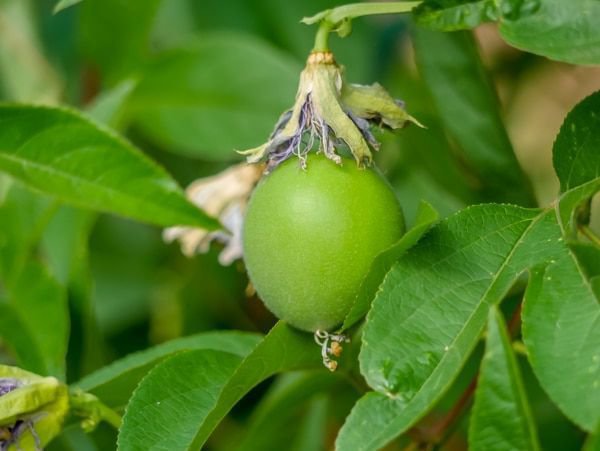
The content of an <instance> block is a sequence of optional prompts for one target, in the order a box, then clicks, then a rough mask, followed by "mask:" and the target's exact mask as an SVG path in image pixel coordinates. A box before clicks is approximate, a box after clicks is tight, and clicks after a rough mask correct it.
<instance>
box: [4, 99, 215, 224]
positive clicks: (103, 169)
mask: <svg viewBox="0 0 600 451" xmlns="http://www.w3.org/2000/svg"><path fill="white" fill-rule="evenodd" d="M0 123H2V124H4V126H3V127H2V129H0V169H2V170H4V171H6V172H8V173H9V174H11V175H13V176H14V177H16V178H19V179H21V180H23V181H24V182H25V183H26V184H28V185H30V186H32V187H33V188H36V189H38V190H42V191H44V192H46V193H48V194H51V195H55V196H57V197H58V198H59V199H60V200H63V201H66V202H69V203H73V204H75V205H78V206H83V207H87V208H94V209H97V210H100V211H108V212H114V213H117V214H121V215H124V216H128V217H132V218H135V219H138V220H142V221H147V222H151V223H154V224H159V225H173V224H189V225H196V226H200V227H210V228H213V227H214V226H215V224H216V223H215V221H214V220H212V219H210V218H208V217H207V216H206V215H205V214H204V213H203V212H202V211H200V210H198V209H197V208H195V207H193V206H192V205H191V204H190V203H189V202H187V201H186V200H185V199H184V197H183V194H182V193H181V190H180V188H179V187H178V186H177V184H176V183H175V181H174V180H172V179H171V178H170V177H169V176H168V174H167V173H166V172H165V171H164V170H163V169H162V168H160V167H159V166H158V165H156V164H155V163H153V162H152V161H150V160H149V159H148V158H146V157H145V156H144V155H143V154H142V153H141V152H139V151H138V150H137V149H135V148H134V147H133V146H132V145H131V144H129V143H128V142H127V141H125V140H124V139H122V138H120V137H118V136H116V135H114V134H113V133H111V132H110V131H109V130H107V129H104V128H102V127H100V126H98V125H96V124H94V123H92V122H90V121H89V120H87V119H85V118H84V117H83V116H80V115H79V114H77V113H75V112H72V111H68V110H64V109H55V108H41V107H33V106H16V105H15V106H3V107H0Z"/></svg>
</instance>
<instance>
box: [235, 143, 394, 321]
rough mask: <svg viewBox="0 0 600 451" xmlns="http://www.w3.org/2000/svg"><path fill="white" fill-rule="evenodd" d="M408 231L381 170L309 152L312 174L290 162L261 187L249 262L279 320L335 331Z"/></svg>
mask: <svg viewBox="0 0 600 451" xmlns="http://www.w3.org/2000/svg"><path fill="white" fill-rule="evenodd" d="M403 233H404V219H403V216H402V211H401V209H400V205H399V204H398V200H397V199H396V197H395V195H394V192H393V191H392V189H391V187H390V185H389V184H388V183H387V181H386V180H385V179H384V178H383V177H382V176H381V175H380V173H379V172H377V171H376V170H374V169H359V168H357V167H356V164H355V163H354V161H352V160H346V159H345V160H344V162H343V166H339V165H337V164H335V163H334V162H332V161H330V160H328V159H327V158H325V157H324V156H322V155H315V154H309V156H308V161H307V168H306V170H303V169H301V168H300V167H299V165H298V161H297V160H295V159H290V160H288V161H286V162H284V163H283V164H281V165H280V166H279V167H278V168H277V169H275V170H274V171H273V173H271V174H269V175H268V176H266V177H265V178H264V179H263V180H262V181H261V182H260V183H259V184H258V186H257V187H256V189H255V190H254V192H253V194H252V197H251V199H250V203H249V205H248V209H247V212H246V218H245V222H244V231H243V243H244V260H245V262H246V267H247V269H248V274H249V276H250V280H251V281H252V283H253V284H254V287H255V288H256V291H257V293H258V294H259V296H260V297H261V298H262V300H263V302H264V303H265V304H266V306H267V307H268V308H269V309H270V310H271V311H272V312H273V313H274V314H275V315H277V316H278V317H279V318H281V319H283V320H285V321H287V322H288V323H289V324H291V325H292V326H295V327H297V328H299V329H303V330H306V331H312V332H314V331H316V330H319V329H320V330H331V329H332V328H333V327H335V326H337V325H339V324H340V323H341V322H342V321H343V319H344V317H345V315H346V314H347V313H348V311H349V310H350V307H351V306H352V303H353V302H354V299H355V296H356V292H357V290H358V288H359V286H360V284H361V282H362V280H363V278H364V276H365V275H366V274H367V272H368V271H369V268H370V267H371V263H372V262H373V259H374V258H375V256H376V255H377V254H379V253H380V252H381V251H383V250H384V249H386V248H388V247H389V246H391V245H392V244H394V243H395V242H396V241H397V240H398V239H399V238H400V237H401V236H402V234H403Z"/></svg>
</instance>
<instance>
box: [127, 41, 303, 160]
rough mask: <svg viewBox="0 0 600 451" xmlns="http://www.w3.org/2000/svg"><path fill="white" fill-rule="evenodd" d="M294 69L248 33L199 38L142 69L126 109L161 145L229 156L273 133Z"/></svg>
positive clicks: (289, 92)
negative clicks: (241, 73) (266, 87)
mask: <svg viewBox="0 0 600 451" xmlns="http://www.w3.org/2000/svg"><path fill="white" fill-rule="evenodd" d="M240 71H242V72H243V74H244V76H243V77H240ZM299 71H300V66H299V65H298V64H297V62H296V61H295V60H293V59H291V58H289V57H287V56H285V55H283V54H281V53H280V52H277V51H276V50H274V49H272V48H270V47H269V46H267V45H266V44H264V43H262V42H261V41H259V40H257V39H255V38H252V37H250V36H244V35H241V34H215V35H209V36H204V37H203V38H202V39H201V40H198V42H194V43H190V44H188V45H186V46H184V47H180V48H178V49H176V50H171V51H166V52H165V53H163V54H161V55H160V57H158V58H157V59H156V61H154V62H153V63H152V64H150V65H149V66H148V67H147V68H146V69H145V70H144V72H143V74H142V76H141V80H140V83H139V84H138V86H137V87H136V88H135V89H134V91H133V93H132V95H131V99H130V101H129V103H128V105H129V108H128V114H129V115H130V117H131V118H132V120H133V121H134V122H135V123H136V124H138V125H139V126H140V128H141V130H142V131H143V133H144V134H146V135H147V136H148V137H150V138H151V139H152V140H154V141H155V142H157V143H158V144H159V145H160V146H161V147H163V148H165V149H168V150H170V151H172V152H180V153H183V154H184V155H189V156H197V157H203V158H206V159H211V160H221V161H223V160H224V161H229V160H233V159H236V158H239V155H237V154H236V153H235V152H234V150H235V149H244V148H248V147H252V146H253V145H258V144H259V143H260V142H262V141H263V140H264V139H265V137H266V136H268V134H269V133H270V132H271V129H272V128H273V124H274V123H275V122H276V121H277V118H278V117H279V115H280V114H281V113H283V112H284V111H285V110H286V109H287V108H288V107H289V100H288V99H290V98H292V97H293V96H294V93H295V88H296V84H297V83H298V73H299ZM173 80H178V82H177V83H173ZM264 86H268V89H264Z"/></svg>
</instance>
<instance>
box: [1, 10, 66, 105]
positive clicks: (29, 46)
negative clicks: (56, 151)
mask: <svg viewBox="0 0 600 451" xmlns="http://www.w3.org/2000/svg"><path fill="white" fill-rule="evenodd" d="M36 3H38V2H34V1H31V0H3V1H1V2H0V23H1V25H0V97H1V98H3V99H5V100H11V101H16V102H35V103H38V104H40V103H45V104H55V103H57V102H58V101H59V99H60V98H61V96H62V93H63V88H64V86H63V83H64V82H63V80H62V79H61V78H60V76H59V75H58V74H57V72H56V71H55V70H54V68H53V67H52V65H51V64H50V62H49V61H48V60H47V59H46V55H45V54H44V53H45V51H44V50H45V49H44V45H43V43H42V42H41V40H40V36H39V33H38V28H39V26H38V19H39V18H38V17H37V15H36V14H34V8H33V5H34V4H36Z"/></svg>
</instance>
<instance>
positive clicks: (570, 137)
mask: <svg viewBox="0 0 600 451" xmlns="http://www.w3.org/2000/svg"><path fill="white" fill-rule="evenodd" d="M599 127H600V91H597V92H595V93H594V94H592V95H590V96H588V97H586V98H585V99H584V100H582V101H581V102H579V103H578V104H577V105H576V106H575V108H573V109H572V110H571V111H570V112H569V114H568V115H567V117H566V118H565V121H564V122H563V125H562V126H561V128H560V132H559V133H558V136H557V138H556V141H555V142H554V147H553V161H554V169H555V171H556V174H557V175H558V178H559V179H560V187H561V192H563V195H562V196H561V198H560V200H559V214H560V220H561V224H562V226H563V228H564V229H565V231H567V232H569V231H571V232H572V231H574V229H575V227H576V222H577V220H576V219H577V218H576V216H577V212H578V210H579V207H581V206H582V204H584V203H585V202H586V201H589V199H591V197H592V196H593V195H594V194H595V193H596V192H597V191H598V190H600V153H599V152H598V149H599V148H600V128H599Z"/></svg>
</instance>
